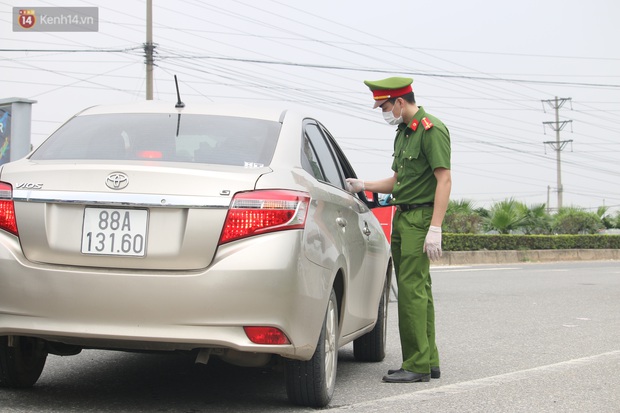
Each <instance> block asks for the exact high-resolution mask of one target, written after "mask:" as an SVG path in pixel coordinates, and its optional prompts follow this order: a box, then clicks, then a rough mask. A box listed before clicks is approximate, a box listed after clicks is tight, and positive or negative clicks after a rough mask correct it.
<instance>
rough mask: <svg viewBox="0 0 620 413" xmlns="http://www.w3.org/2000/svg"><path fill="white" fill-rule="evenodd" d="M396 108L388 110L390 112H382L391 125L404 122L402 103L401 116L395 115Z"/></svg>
mask: <svg viewBox="0 0 620 413" xmlns="http://www.w3.org/2000/svg"><path fill="white" fill-rule="evenodd" d="M393 111H394V108H392V110H390V111H388V112H382V113H383V119H385V121H386V122H387V123H388V124H390V125H400V124H401V123H403V107H402V105H401V107H400V116H399V117H395V116H394V112H393Z"/></svg>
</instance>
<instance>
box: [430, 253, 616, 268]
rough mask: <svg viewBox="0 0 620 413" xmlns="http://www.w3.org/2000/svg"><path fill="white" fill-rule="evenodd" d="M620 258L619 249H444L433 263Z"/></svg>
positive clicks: (495, 262) (497, 262) (494, 262)
mask: <svg viewBox="0 0 620 413" xmlns="http://www.w3.org/2000/svg"><path fill="white" fill-rule="evenodd" d="M606 260H620V250H618V249H603V250H590V249H574V250H573V249H570V250H524V251H444V252H443V255H442V257H441V259H440V260H439V261H437V262H433V263H432V264H433V265H467V264H507V263H524V262H553V261H606Z"/></svg>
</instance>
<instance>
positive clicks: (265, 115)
mask: <svg viewBox="0 0 620 413" xmlns="http://www.w3.org/2000/svg"><path fill="white" fill-rule="evenodd" d="M286 112H287V109H285V108H282V107H276V106H269V105H260V106H259V105H252V106H250V105H239V104H236V103H235V104H233V103H226V104H222V103H186V104H185V106H184V107H182V108H177V107H175V103H174V102H164V101H155V100H145V101H139V102H133V103H124V104H112V105H98V106H93V107H90V108H87V109H84V110H83V111H81V112H80V113H78V114H77V115H76V116H87V115H102V114H119V113H171V114H177V113H182V114H196V115H219V116H238V117H244V118H253V119H264V120H270V121H275V122H281V121H282V119H283V118H284V115H285V114H286Z"/></svg>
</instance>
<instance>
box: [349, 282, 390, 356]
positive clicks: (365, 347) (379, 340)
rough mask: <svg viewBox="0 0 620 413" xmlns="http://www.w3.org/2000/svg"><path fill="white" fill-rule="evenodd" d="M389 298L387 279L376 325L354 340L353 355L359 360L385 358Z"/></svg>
mask: <svg viewBox="0 0 620 413" xmlns="http://www.w3.org/2000/svg"><path fill="white" fill-rule="evenodd" d="M389 298H390V287H389V285H388V283H387V281H386V283H385V285H384V287H383V294H382V295H381V300H380V301H379V310H378V311H377V323H376V324H375V327H374V328H373V329H372V330H371V331H369V332H368V333H366V334H364V335H363V336H361V337H359V338H357V339H355V340H353V356H354V357H355V359H356V360H357V361H371V362H377V361H382V360H383V359H384V358H385V348H386V342H387V316H388V302H389Z"/></svg>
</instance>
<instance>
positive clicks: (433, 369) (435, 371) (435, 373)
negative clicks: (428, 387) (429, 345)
mask: <svg viewBox="0 0 620 413" xmlns="http://www.w3.org/2000/svg"><path fill="white" fill-rule="evenodd" d="M399 370H402V369H398V370H396V369H393V370H392V369H390V370H388V375H390V374H394V373H396V372H397V371H399ZM440 377H441V370H439V366H437V367H435V366H433V367H431V379H438V378H440Z"/></svg>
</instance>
